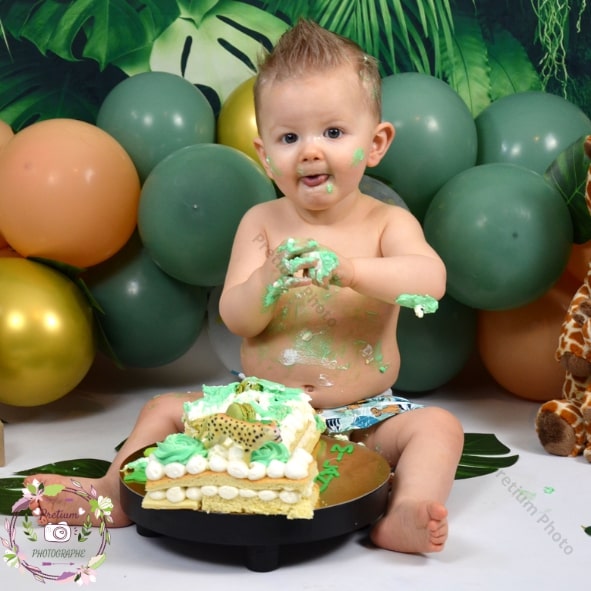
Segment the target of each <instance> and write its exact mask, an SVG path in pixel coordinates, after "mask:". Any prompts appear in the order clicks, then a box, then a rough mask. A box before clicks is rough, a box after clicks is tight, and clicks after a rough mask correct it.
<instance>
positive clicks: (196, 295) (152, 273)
mask: <svg viewBox="0 0 591 591" xmlns="http://www.w3.org/2000/svg"><path fill="white" fill-rule="evenodd" d="M84 280H85V282H86V283H87V285H88V288H89V290H90V292H91V294H92V295H93V297H94V298H95V300H96V301H97V302H98V304H99V306H100V307H101V309H102V311H103V312H104V314H98V315H97V317H98V321H99V323H100V325H101V328H102V331H103V332H104V335H105V337H106V340H107V342H108V346H106V345H105V343H103V344H102V345H101V347H100V348H101V350H103V352H104V353H107V354H114V356H115V358H116V359H117V360H118V361H119V362H120V363H121V364H122V365H123V366H127V367H139V368H149V367H158V366H161V365H165V364H167V363H171V362H172V361H174V360H175V359H178V358H179V357H181V356H182V355H183V354H184V353H186V352H187V351H188V350H189V349H190V348H191V346H192V345H193V344H194V343H195V341H196V340H197V337H198V336H199V334H200V332H201V329H202V326H203V323H204V319H205V312H206V309H207V291H206V290H205V289H204V288H200V287H195V286H191V285H187V284H184V283H181V282H180V281H177V280H176V279H173V278H172V277H170V276H169V275H167V274H166V273H164V272H163V271H162V270H160V269H159V268H158V267H157V266H156V265H155V264H154V262H153V261H152V259H151V257H150V256H149V254H148V253H147V252H146V250H145V249H144V248H142V246H141V243H140V242H139V240H138V239H137V238H134V239H132V240H131V241H130V242H129V243H128V244H127V245H126V246H125V248H124V249H123V250H121V251H120V252H119V253H117V254H116V255H115V256H114V257H112V258H111V259H109V260H108V261H106V262H104V263H102V264H100V265H97V266H96V267H93V268H91V270H90V271H88V272H87V273H86V274H85V276H84ZM109 347H110V349H111V351H110V350H109Z"/></svg>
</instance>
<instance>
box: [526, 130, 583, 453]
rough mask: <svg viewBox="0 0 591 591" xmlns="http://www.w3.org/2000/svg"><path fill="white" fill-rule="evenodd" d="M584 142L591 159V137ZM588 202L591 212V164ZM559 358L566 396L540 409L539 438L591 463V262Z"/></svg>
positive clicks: (556, 449)
mask: <svg viewBox="0 0 591 591" xmlns="http://www.w3.org/2000/svg"><path fill="white" fill-rule="evenodd" d="M584 145H585V153H586V155H587V157H588V158H590V159H591V136H587V138H586V141H585V144H584ZM585 201H586V204H587V208H588V209H589V211H590V212H591V166H590V167H589V170H588V172H587V185H586V193H585ZM556 359H557V360H558V361H559V362H560V363H561V364H562V365H563V366H564V368H565V370H566V374H565V379H564V383H563V387H562V398H561V399H558V400H549V401H548V402H546V403H544V404H543V405H542V406H541V407H540V409H539V410H538V413H537V416H536V431H537V433H538V437H539V439H540V442H541V444H542V445H543V446H544V449H545V450H546V451H547V452H548V453H551V454H555V455H558V456H578V455H579V454H580V453H581V452H582V453H583V455H584V457H585V458H586V459H587V460H588V461H589V462H591V263H590V265H589V270H588V271H587V276H586V277H585V281H584V282H583V284H582V285H581V287H579V289H578V290H577V292H576V293H575V295H574V296H573V298H572V300H571V302H570V305H569V308H568V310H567V313H566V316H565V318H564V321H563V323H562V329H561V333H560V337H559V339H558V348H557V350H556Z"/></svg>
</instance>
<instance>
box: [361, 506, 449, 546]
mask: <svg viewBox="0 0 591 591" xmlns="http://www.w3.org/2000/svg"><path fill="white" fill-rule="evenodd" d="M447 531H448V523H447V509H446V508H445V506H444V505H442V504H441V503H437V502H432V501H402V502H398V503H393V504H392V505H391V506H390V508H389V510H388V513H387V514H386V515H385V516H384V517H383V518H382V519H381V520H380V521H379V522H378V523H377V524H376V525H375V527H374V528H373V530H372V532H371V540H372V542H373V543H374V544H375V545H376V546H380V547H381V548H386V549H387V550H394V551H396V552H408V553H420V552H441V550H443V546H444V545H445V542H446V540H447Z"/></svg>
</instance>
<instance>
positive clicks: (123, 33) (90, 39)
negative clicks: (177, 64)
mask: <svg viewBox="0 0 591 591" xmlns="http://www.w3.org/2000/svg"><path fill="white" fill-rule="evenodd" d="M6 4H8V5H9V6H8V7H4V8H2V9H0V20H1V21H2V25H3V27H4V29H5V30H6V31H8V32H9V33H10V34H11V35H13V36H14V37H15V38H16V39H26V40H28V41H30V42H31V43H33V44H34V45H35V46H36V47H37V48H38V49H39V51H40V52H41V53H42V54H43V55H47V54H48V53H53V54H55V55H57V56H59V57H61V58H62V59H64V60H66V61H76V60H79V59H82V58H90V59H92V60H95V61H96V62H97V63H98V64H99V67H100V69H101V70H102V69H104V68H105V67H106V66H107V65H108V64H111V63H114V62H117V61H119V62H123V61H128V60H129V55H130V54H135V53H137V52H139V51H141V50H142V49H146V48H147V49H150V48H151V46H152V42H153V41H154V39H155V38H156V37H157V36H158V35H159V34H160V33H161V32H162V31H163V30H164V29H165V28H166V27H167V26H168V25H169V24H170V23H171V22H172V21H173V20H174V19H175V18H176V17H177V16H178V14H179V8H178V5H177V1H176V0H136V1H134V2H129V1H128V0H74V1H71V2H63V1H62V0H42V1H41V2H30V0H16V1H13V2H11V3H6Z"/></svg>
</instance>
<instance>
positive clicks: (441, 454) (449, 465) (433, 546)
mask: <svg viewBox="0 0 591 591" xmlns="http://www.w3.org/2000/svg"><path fill="white" fill-rule="evenodd" d="M365 443H366V445H367V446H368V447H370V448H371V449H375V450H376V451H379V452H380V453H381V454H382V455H383V456H384V457H385V458H386V459H387V460H388V461H389V462H390V465H391V466H393V467H395V472H394V476H393V478H392V494H391V498H390V503H389V506H388V509H387V511H386V514H385V515H384V516H383V518H382V519H381V520H380V521H379V522H378V523H377V524H376V525H375V526H374V528H373V530H372V532H371V539H372V541H373V542H374V543H375V544H376V545H377V546H380V547H383V548H387V549H389V550H396V551H399V552H412V553H416V552H439V551H441V550H442V549H443V546H444V544H445V542H446V540H447V533H448V523H447V509H446V507H445V503H446V501H447V497H448V495H449V492H450V490H451V487H452V484H453V481H454V477H455V472H456V468H457V465H458V461H459V458H460V455H461V453H462V449H463V445H464V434H463V430H462V427H461V425H460V423H459V421H458V420H457V419H456V418H455V417H454V416H453V415H451V414H450V413H448V412H447V411H444V410H442V409H439V408H420V409H417V410H411V411H408V412H405V413H403V414H401V415H398V416H395V417H392V418H390V419H388V420H386V421H384V422H383V423H380V424H378V425H376V427H374V428H373V429H372V430H371V431H370V432H369V434H368V436H367V438H366V439H365Z"/></svg>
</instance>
